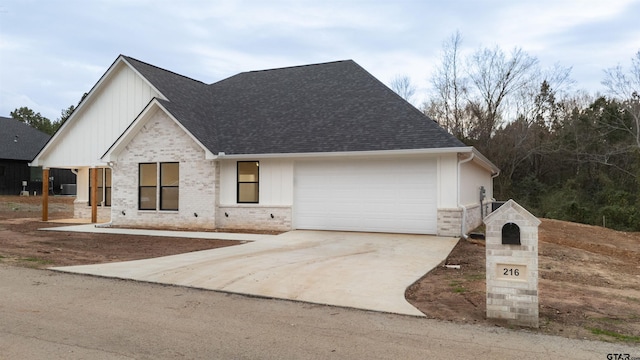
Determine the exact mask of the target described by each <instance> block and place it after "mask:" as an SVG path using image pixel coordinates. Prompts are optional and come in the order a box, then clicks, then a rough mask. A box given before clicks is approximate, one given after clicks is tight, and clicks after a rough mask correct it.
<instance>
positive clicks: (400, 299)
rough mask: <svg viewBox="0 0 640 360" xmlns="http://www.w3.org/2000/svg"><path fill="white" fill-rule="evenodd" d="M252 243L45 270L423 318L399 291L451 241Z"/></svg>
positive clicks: (299, 235) (319, 238)
mask: <svg viewBox="0 0 640 360" xmlns="http://www.w3.org/2000/svg"><path fill="white" fill-rule="evenodd" d="M104 230H105V231H102V232H108V229H104ZM118 231H122V229H118ZM209 234H211V235H213V236H214V237H215V235H216V234H215V233H209ZM234 235H235V234H234ZM220 237H222V236H220ZM252 240H253V241H252V242H248V243H246V244H242V245H238V246H230V247H225V248H219V249H212V250H204V251H198V252H192V253H187V254H180V255H173V256H166V257H160V258H154V259H145V260H137V261H127V262H119V263H107V264H97V265H81V266H67V267H57V268H53V270H57V271H63V272H70V273H80V274H91V275H97V276H104V277H114V278H122V279H132V280H139V281H146V282H154V283H162V284H173V285H180V286H188V287H195V288H202V289H210V290H219V291H226V292H233V293H239V294H248V295H257V296H264V297H270V298H280V299H290V300H297V301H305V302H310V303H319V304H328V305H336V306H345V307H352V308H359V309H366V310H374V311H382V312H390V313H398V314H406V315H414V316H424V315H423V314H422V313H421V312H420V311H418V310H417V309H416V308H414V307H413V306H411V305H410V304H409V303H408V302H407V301H406V300H405V298H404V292H405V289H406V288H407V287H408V286H409V285H411V284H412V283H413V282H415V281H416V280H418V279H419V278H420V277H421V276H423V275H424V274H425V273H427V272H428V271H430V270H431V269H433V268H434V267H435V266H437V265H438V264H439V263H440V262H441V261H443V260H444V259H445V258H446V257H447V255H448V254H449V253H450V252H451V250H452V249H453V247H454V246H455V244H456V243H457V239H455V238H447V237H434V236H427V235H406V234H379V233H354V232H333V231H291V232H287V233H284V234H281V235H277V236H262V237H255V235H254V236H253V237H252Z"/></svg>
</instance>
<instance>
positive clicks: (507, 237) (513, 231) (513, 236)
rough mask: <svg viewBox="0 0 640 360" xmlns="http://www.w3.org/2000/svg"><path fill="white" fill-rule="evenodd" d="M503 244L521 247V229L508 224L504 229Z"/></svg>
mask: <svg viewBox="0 0 640 360" xmlns="http://www.w3.org/2000/svg"><path fill="white" fill-rule="evenodd" d="M502 244H504V245H520V227H519V226H518V225H516V224H514V223H506V224H504V226H503V227H502Z"/></svg>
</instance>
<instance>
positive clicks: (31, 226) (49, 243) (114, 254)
mask: <svg viewBox="0 0 640 360" xmlns="http://www.w3.org/2000/svg"><path fill="white" fill-rule="evenodd" d="M40 201H41V198H40V197H17V196H0V262H1V263H4V264H10V265H15V266H27V267H34V268H46V267H50V266H65V265H80V264H90V263H102V262H112V261H125V260H134V259H142V258H150V257H157V256H164V255H172V254H178V253H185V252H190V251H198V250H204V249H212V248H217V247H222V246H231V245H236V244H239V243H241V242H234V241H225V240H219V241H218V240H203V239H187V238H168V237H153V236H131V235H129V236H126V235H117V236H113V235H108V234H91V235H88V234H83V233H65V232H53V231H39V230H37V229H39V228H43V227H53V226H61V225H64V224H55V223H43V222H41V221H40V216H41V212H40V211H41V210H40V209H41V207H40ZM72 204H73V198H71V197H51V198H50V205H49V218H50V219H64V218H71V217H72V216H73V211H72V209H73V208H72ZM445 263H446V264H454V265H460V267H461V268H460V269H459V270H456V269H447V268H445V267H444V266H439V267H437V268H436V269H434V270H433V271H431V272H429V273H428V274H426V275H425V276H424V277H423V278H421V279H420V280H418V281H417V282H416V283H415V284H413V285H412V286H410V287H409V288H408V289H407V292H406V298H407V300H408V301H409V302H410V303H411V304H413V305H414V306H415V307H417V308H418V309H420V310H421V311H422V312H423V313H425V314H426V315H427V317H429V318H436V319H442V320H449V321H453V322H460V323H476V324H486V325H493V324H495V325H498V323H497V322H494V321H492V320H487V319H486V318H485V248H484V243H483V241H480V240H460V242H459V243H458V244H457V246H456V247H455V248H454V250H453V251H452V253H451V254H450V255H449V257H448V258H447V260H446V261H445ZM442 265H444V264H442ZM539 271H540V277H539V294H540V295H539V296H540V299H539V301H540V329H539V330H538V331H540V332H543V333H547V334H553V335H559V336H564V337H570V338H579V339H595V340H605V341H614V342H625V343H632V344H640V233H625V232H617V231H613V230H609V229H605V228H601V227H595V226H588V225H582V224H575V223H568V222H562V221H556V220H548V219H543V220H542V225H541V226H540V237H539Z"/></svg>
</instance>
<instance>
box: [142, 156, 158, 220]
mask: <svg viewBox="0 0 640 360" xmlns="http://www.w3.org/2000/svg"><path fill="white" fill-rule="evenodd" d="M139 175H140V180H139V189H138V208H139V209H140V210H156V209H157V207H156V204H157V201H156V194H157V192H158V187H157V184H158V165H157V164H156V163H152V164H139Z"/></svg>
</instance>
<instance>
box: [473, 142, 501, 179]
mask: <svg viewBox="0 0 640 360" xmlns="http://www.w3.org/2000/svg"><path fill="white" fill-rule="evenodd" d="M472 149H473V150H472V151H473V154H474V155H475V156H474V158H473V160H474V161H476V162H477V163H478V164H480V166H482V167H484V168H485V169H487V170H489V171H491V173H492V174H493V175H498V174H500V168H498V167H497V166H496V165H495V164H494V163H492V162H491V161H490V160H489V159H487V158H486V157H485V156H484V155H482V153H481V152H480V151H478V149H476V148H474V147H472Z"/></svg>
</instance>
